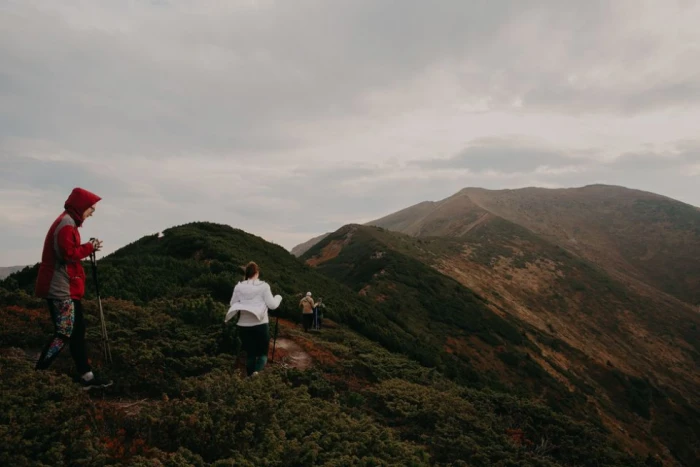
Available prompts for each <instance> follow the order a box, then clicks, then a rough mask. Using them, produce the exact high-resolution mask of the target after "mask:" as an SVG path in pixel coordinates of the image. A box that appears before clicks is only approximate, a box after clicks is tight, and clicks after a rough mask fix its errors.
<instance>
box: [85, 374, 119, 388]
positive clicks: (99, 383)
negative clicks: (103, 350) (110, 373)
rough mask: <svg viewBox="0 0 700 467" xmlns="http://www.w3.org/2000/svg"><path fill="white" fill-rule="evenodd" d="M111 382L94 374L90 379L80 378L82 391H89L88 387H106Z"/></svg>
mask: <svg viewBox="0 0 700 467" xmlns="http://www.w3.org/2000/svg"><path fill="white" fill-rule="evenodd" d="M112 384H113V383H112V380H108V379H105V378H101V377H99V376H94V377H93V378H92V379H91V380H90V381H85V380H84V379H83V378H80V385H81V386H82V387H83V390H84V391H89V390H90V389H95V388H98V389H101V388H107V387H109V386H111V385H112Z"/></svg>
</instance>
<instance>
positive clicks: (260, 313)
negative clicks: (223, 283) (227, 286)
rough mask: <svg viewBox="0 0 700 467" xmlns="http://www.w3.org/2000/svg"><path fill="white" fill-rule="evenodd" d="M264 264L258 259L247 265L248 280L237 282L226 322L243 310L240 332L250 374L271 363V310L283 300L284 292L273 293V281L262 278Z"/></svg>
mask: <svg viewBox="0 0 700 467" xmlns="http://www.w3.org/2000/svg"><path fill="white" fill-rule="evenodd" d="M259 276H260V268H259V267H258V265H257V264H255V263H254V262H252V261H251V262H250V263H248V264H247V265H246V267H245V280H244V281H242V282H239V283H238V284H236V286H235V287H234V289H233V296H232V297H231V307H230V308H229V310H228V313H226V318H224V322H227V321H229V320H230V319H231V318H233V317H234V316H236V315H238V314H239V313H240V316H239V318H238V323H236V325H237V326H238V332H239V335H240V336H241V343H242V344H243V345H242V347H243V350H244V351H245V353H246V372H247V374H248V376H252V375H254V374H257V373H258V372H259V371H262V369H263V368H265V364H267V353H268V348H269V346H270V320H269V317H268V314H267V310H268V309H270V310H274V309H276V308H277V307H279V306H280V302H282V296H281V295H275V296H274V297H273V296H272V291H271V290H270V285H269V284H268V283H267V282H264V281H261V280H260V279H258V277H259Z"/></svg>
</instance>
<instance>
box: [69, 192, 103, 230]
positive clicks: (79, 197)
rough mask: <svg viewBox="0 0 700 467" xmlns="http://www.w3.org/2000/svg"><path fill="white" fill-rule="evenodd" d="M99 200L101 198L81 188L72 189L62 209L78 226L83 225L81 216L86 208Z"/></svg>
mask: <svg viewBox="0 0 700 467" xmlns="http://www.w3.org/2000/svg"><path fill="white" fill-rule="evenodd" d="M101 199H102V198H100V197H99V196H97V195H96V194H95V193H91V192H89V191H87V190H84V189H82V188H74V189H73V191H72V192H71V194H70V196H69V197H68V199H67V200H66V203H65V204H64V205H63V207H64V208H65V210H66V212H67V213H68V214H70V215H71V217H72V218H73V219H74V220H75V221H76V222H77V223H78V225H81V224H82V223H83V214H84V213H85V211H86V210H87V208H89V207H90V206H92V205H93V204H95V203H97V202H98V201H99V200H101Z"/></svg>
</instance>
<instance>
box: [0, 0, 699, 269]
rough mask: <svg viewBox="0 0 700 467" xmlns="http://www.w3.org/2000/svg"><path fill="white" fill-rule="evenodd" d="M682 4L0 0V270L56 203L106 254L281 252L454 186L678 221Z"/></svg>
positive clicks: (695, 185) (693, 21) (694, 106)
mask: <svg viewBox="0 0 700 467" xmlns="http://www.w3.org/2000/svg"><path fill="white" fill-rule="evenodd" d="M698 24H700V2H697V1H673V0H663V1H659V0H653V1H643V0H630V1H624V0H615V1H579V0H572V1H564V0H552V1H528V0H512V1H498V0H489V1H488V2H487V1H468V0H457V1H445V0H440V1H428V0H425V1H411V0H395V1H388V0H347V1H330V0H324V1H302V0H294V1H289V0H285V1H282V0H280V1H269V0H260V1H255V0H247V1H239V2H237V1H225V0H217V1H214V0H190V1H185V0H172V1H168V0H151V1H145V0H143V1H138V0H111V1H106V0H105V1H99V0H85V1H77V0H61V1H55V0H44V1H38V0H16V1H12V0H0V225H2V228H1V229H0V244H1V245H2V250H1V251H0V266H9V265H15V264H33V263H35V262H37V261H39V260H40V256H41V246H42V242H43V238H44V235H45V234H46V230H47V229H48V227H49V225H50V224H51V222H52V221H53V220H54V218H55V217H56V216H57V215H58V214H59V213H60V212H61V210H62V206H63V202H64V201H65V199H66V197H67V195H68V194H69V193H70V191H71V189H72V188H73V187H74V186H81V187H84V188H86V189H88V190H91V191H94V192H96V193H97V194H98V195H100V196H102V197H103V198H104V200H103V201H102V202H100V204H99V205H98V209H97V212H96V213H95V216H94V217H93V218H91V219H90V220H89V221H88V222H86V224H85V226H84V227H83V229H82V232H83V236H84V237H85V238H89V237H90V236H97V237H99V238H101V239H103V240H104V242H105V251H104V253H109V252H111V251H113V250H115V249H117V248H120V247H122V246H124V245H125V244H127V243H129V242H132V241H134V240H136V239H138V238H140V237H141V236H143V235H147V234H151V233H155V232H158V231H160V230H163V229H165V228H168V227H171V226H173V225H180V224H183V223H187V222H191V221H198V220H206V221H212V222H221V223H225V224H230V225H233V226H235V227H239V228H242V229H244V230H246V231H248V232H251V233H254V234H257V235H260V236H262V237H264V238H266V239H267V240H270V241H273V242H275V243H278V244H280V245H282V246H284V247H287V248H291V247H292V246H294V245H296V244H298V243H300V242H302V241H305V240H307V239H309V238H310V237H312V236H315V235H318V234H320V233H323V232H326V231H331V230H335V229H337V228H339V227H340V226H342V225H344V224H346V223H349V222H366V221H369V220H371V219H374V218H377V217H380V216H383V215H386V214H389V213H391V212H393V211H396V210H398V209H401V208H404V207H407V206H409V205H412V204H415V203H417V202H420V201H424V200H438V199H442V198H445V197H447V196H449V195H451V194H453V193H454V192H456V191H458V190H459V189H461V188H464V187H466V186H479V187H485V188H494V189H495V188H517V187H524V186H541V187H573V186H582V185H586V184H592V183H607V184H616V185H623V186H627V187H631V188H640V189H644V190H648V191H653V192H656V193H660V194H664V195H667V196H670V197H673V198H676V199H679V200H681V201H685V202H687V203H690V204H694V205H696V206H699V205H700V132H699V129H700V28H699V27H698Z"/></svg>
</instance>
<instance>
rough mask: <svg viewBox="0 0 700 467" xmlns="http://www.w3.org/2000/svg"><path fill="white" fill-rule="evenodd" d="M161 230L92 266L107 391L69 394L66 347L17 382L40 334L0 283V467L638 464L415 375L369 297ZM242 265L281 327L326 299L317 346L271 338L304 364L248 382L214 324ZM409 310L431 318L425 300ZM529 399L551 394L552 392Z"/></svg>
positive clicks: (395, 333) (248, 252)
mask: <svg viewBox="0 0 700 467" xmlns="http://www.w3.org/2000/svg"><path fill="white" fill-rule="evenodd" d="M164 234H165V235H164V237H163V238H161V239H158V238H157V236H153V237H145V238H143V239H141V240H139V241H137V242H134V243H133V244H131V245H128V246H127V247H125V248H123V249H122V250H119V251H118V252H116V253H114V254H112V255H110V256H109V257H107V258H104V259H102V260H100V263H99V270H100V277H101V279H102V285H103V294H102V295H103V298H104V299H103V302H104V308H105V315H106V316H107V323H108V331H109V335H110V339H111V341H112V353H113V355H114V364H113V365H111V366H110V365H105V364H104V362H103V361H102V357H101V355H100V349H99V341H98V338H99V331H98V329H99V327H98V325H97V324H98V323H97V321H98V319H97V316H96V303H95V301H94V300H92V299H91V297H87V298H86V300H85V306H86V310H87V317H86V319H87V321H88V329H89V333H88V339H89V342H90V347H89V349H90V358H91V360H92V362H93V365H94V366H95V367H96V368H97V369H98V370H100V371H102V372H104V373H106V374H108V375H110V376H112V377H113V378H115V381H116V384H115V386H114V387H113V388H112V389H110V390H108V391H106V392H105V394H104V395H97V396H96V397H95V396H89V395H86V394H84V393H82V392H81V391H79V390H78V389H77V388H76V387H75V385H74V384H73V383H72V382H71V381H70V378H69V376H68V375H69V374H70V371H71V367H72V364H71V362H70V358H69V356H68V355H67V352H65V353H64V354H63V355H62V356H61V357H60V358H59V360H58V361H57V362H56V364H55V368H54V370H53V371H49V372H43V373H35V372H33V371H32V370H31V361H27V359H26V354H27V353H29V354H30V355H31V354H32V353H33V352H36V350H37V349H38V346H40V345H41V344H42V343H43V342H44V341H45V339H46V338H47V336H48V335H49V334H50V332H51V327H50V323H49V321H48V319H47V316H46V312H45V310H44V309H43V303H42V301H41V300H38V299H34V298H32V297H30V296H29V295H27V290H31V287H32V284H33V280H34V278H33V277H32V275H31V270H25V271H23V272H21V273H18V274H15V275H14V276H12V277H10V278H9V279H8V280H5V281H3V282H2V283H0V317H2V324H3V325H2V326H0V375H1V376H2V378H1V379H0V381H1V382H0V389H1V390H2V394H3V398H2V399H1V400H0V408H1V410H0V432H1V433H2V434H3V436H1V437H0V440H1V441H0V463H2V464H3V465H36V464H37V463H43V464H46V465H61V464H69V463H70V464H77V463H82V464H85V465H108V464H117V463H119V464H125V465H172V466H175V465H217V466H223V465H244V466H253V465H280V466H287V465H290V466H291V465H316V464H318V465H397V466H398V465H416V466H418V465H477V466H478V465H481V466H488V465H502V466H506V465H508V466H516V465H517V466H530V465H532V466H534V465H538V466H558V465H609V466H635V465H640V466H641V465H643V460H644V456H643V455H642V456H641V459H635V458H633V457H631V456H629V455H627V454H624V453H623V452H622V450H621V449H620V448H619V447H617V446H616V444H615V440H614V439H613V438H612V437H611V434H610V433H609V432H608V431H606V430H605V429H604V428H603V426H602V424H601V423H600V422H597V421H596V419H595V417H590V416H583V414H581V416H578V417H574V418H571V417H569V416H567V415H565V414H564V413H563V412H562V411H559V410H556V408H554V409H553V408H552V407H550V406H547V405H544V404H542V403H541V402H538V401H536V400H533V399H531V398H529V397H526V396H525V395H524V394H523V393H527V392H529V391H520V392H518V391H515V390H512V389H509V388H508V386H509V379H508V378H507V377H505V376H507V375H504V374H500V373H496V374H493V375H487V376H488V378H486V377H482V376H481V374H480V373H482V370H481V369H479V368H477V374H476V376H477V377H478V378H479V379H484V380H487V379H488V380H491V381H493V382H494V384H495V383H499V382H500V384H501V385H502V386H503V387H504V389H503V390H502V391H494V390H493V389H490V388H489V387H488V385H489V384H487V383H488V382H489V381H483V384H469V382H468V380H469V378H467V381H466V382H465V381H464V380H463V379H462V378H461V377H460V376H461V375H459V374H458V375H451V374H450V372H449V367H448V366H439V365H438V367H437V368H430V367H429V366H425V365H420V364H419V363H418V361H417V360H420V359H421V358H426V357H429V356H430V355H429V354H428V353H424V352H428V351H430V350H434V348H435V345H436V341H435V339H434V338H431V337H430V336H429V335H425V336H424V339H425V341H424V342H412V341H413V340H415V335H414V334H413V333H412V332H413V324H411V325H410V326H408V329H404V327H406V326H405V324H402V323H401V320H398V322H397V320H394V319H392V317H391V313H389V315H387V313H386V307H383V306H381V307H380V306H377V304H376V300H375V297H374V296H372V295H367V296H364V297H363V296H360V295H359V294H358V293H355V292H354V291H353V290H352V288H350V287H347V286H345V285H342V284H340V283H338V282H336V281H334V280H332V279H330V278H329V277H326V276H324V275H322V274H320V273H318V272H317V271H314V270H312V268H310V267H308V266H305V265H303V264H302V263H300V262H299V261H297V260H296V259H295V258H294V257H293V256H292V255H290V254H289V253H287V252H286V251H284V249H282V248H281V247H278V246H276V245H272V244H269V243H267V242H265V241H263V240H262V239H260V238H258V237H254V236H251V235H248V234H246V233H244V232H242V231H240V230H236V229H231V228H229V227H226V226H220V225H215V224H207V223H198V224H189V225H185V226H180V227H175V228H172V229H169V230H166V231H164ZM250 259H254V260H256V261H257V262H258V263H259V264H260V265H261V267H262V269H263V274H264V276H265V278H266V279H267V280H268V281H270V282H271V284H272V287H273V290H275V291H278V290H279V291H281V292H282V293H283V295H284V296H285V302H283V303H285V308H284V309H283V310H282V314H283V315H284V316H289V317H293V318H296V317H297V314H298V312H297V311H296V306H295V305H296V303H295V302H296V294H297V292H300V291H306V290H307V289H308V288H310V289H311V290H313V291H314V292H315V293H316V294H317V295H318V294H323V297H324V301H325V302H327V303H328V305H329V310H328V313H327V316H328V317H329V318H331V322H330V323H329V327H328V328H327V329H326V330H324V332H323V333H322V334H320V335H309V334H305V333H303V332H301V331H299V330H298V329H296V327H295V326H293V325H289V324H287V325H283V328H282V331H281V334H282V335H283V336H285V337H287V338H290V339H294V340H295V341H296V342H297V343H298V344H299V345H302V346H304V347H305V348H306V349H307V351H308V352H309V354H310V355H311V356H312V358H313V359H314V365H313V367H312V369H311V370H309V371H298V370H295V369H293V368H285V367H283V366H275V365H273V366H272V367H271V368H270V369H269V371H266V372H264V373H263V374H261V376H260V377H258V378H252V379H242V378H241V377H240V376H239V375H238V374H236V373H235V372H234V371H233V369H234V368H235V365H236V362H235V355H236V349H237V348H238V343H237V342H238V341H237V339H236V336H235V333H234V332H233V327H232V326H230V325H229V326H224V325H223V323H222V319H223V315H224V313H225V311H226V308H227V307H226V302H227V301H228V298H229V296H230V292H231V289H232V287H233V284H234V283H235V280H236V279H237V278H238V277H239V273H238V272H237V268H238V267H239V266H240V265H242V264H244V263H245V262H247V261H248V260H250ZM421 264H422V263H415V262H410V261H409V262H408V263H406V264H405V267H406V268H412V267H419V266H420V265H421ZM396 265H397V266H399V267H401V265H400V264H396ZM369 273H370V271H369V270H368V271H366V272H362V273H358V274H360V276H359V277H364V276H363V274H369ZM425 273H426V274H428V273H429V271H425ZM372 275H373V273H372ZM404 280H405V281H410V277H404ZM430 284H431V287H435V289H436V291H437V292H440V293H450V290H448V289H449V288H451V289H452V292H453V293H454V294H455V299H456V300H459V301H458V302H455V309H453V310H451V311H450V313H449V316H447V317H446V318H445V319H444V320H440V321H439V323H438V325H439V326H441V327H442V326H444V327H445V328H448V329H452V328H456V327H461V326H467V328H466V329H465V330H464V331H463V332H465V333H468V334H469V335H473V336H474V337H475V338H476V339H478V340H481V341H483V342H486V341H488V340H492V341H493V343H492V344H484V345H487V346H488V345H490V346H491V347H493V346H495V345H496V344H497V343H500V345H502V346H504V347H505V348H506V349H510V352H511V353H513V355H510V356H509V357H505V359H504V360H505V361H510V362H511V363H510V364H509V365H510V366H512V367H513V369H512V370H508V371H509V372H510V374H511V375H513V376H512V377H513V378H516V377H519V376H518V375H519V374H520V372H522V371H533V369H534V368H535V366H529V365H528V364H527V363H522V364H521V363H518V362H514V359H515V358H517V357H518V355H517V354H515V353H514V352H515V350H516V349H517V348H518V346H521V347H522V345H523V344H522V343H520V344H519V343H518V341H519V340H520V339H521V338H520V337H519V335H518V334H517V333H515V334H514V333H513V332H512V326H511V324H509V322H508V320H507V319H498V317H497V316H495V315H493V314H491V313H490V312H489V310H488V309H486V308H485V307H484V306H483V305H482V304H480V303H481V300H480V299H479V298H478V297H476V296H475V295H473V294H471V293H469V292H468V291H466V290H464V288H463V287H462V286H460V285H459V284H457V283H456V282H454V281H452V282H445V281H444V280H442V279H440V278H436V279H435V280H434V281H430ZM405 285H406V289H404V291H405V292H407V293H411V287H410V282H407V283H406V284H405ZM88 286H90V284H89V285H88ZM445 287H447V288H448V289H445ZM411 300H412V301H415V300H420V298H419V297H417V296H415V295H414V296H412V297H411ZM456 305H458V306H459V307H460V309H462V310H466V311H467V312H468V313H469V316H470V317H472V318H473V319H472V320H470V322H469V323H464V322H462V321H460V320H461V318H460V316H459V315H460V311H459V310H458V309H457V308H456ZM422 309H423V310H424V311H428V312H429V311H431V308H430V303H423V304H422ZM333 321H335V322H339V323H345V324H347V325H348V326H344V325H333ZM470 326H471V327H470ZM351 329H355V330H357V331H359V333H358V332H354V331H352V330H351ZM377 342H380V343H382V344H383V345H384V346H380V345H378V344H377ZM392 346H396V347H397V348H395V349H394V348H392ZM485 352H486V351H485ZM489 352H490V351H489ZM486 353H488V352H486ZM486 353H485V355H484V357H483V359H484V360H483V361H484V362H487V361H488V360H489V359H490V358H491V357H489V356H488V355H486ZM447 354H449V352H447ZM409 356H411V357H413V358H409ZM32 357H33V355H32ZM440 358H442V357H440ZM457 360H458V359H455V360H448V362H451V361H457ZM437 363H439V362H437ZM506 363H507V362H506ZM515 367H522V368H515ZM440 368H442V371H441V370H440ZM475 368H476V367H475ZM528 368H530V370H528ZM483 373H487V370H486V369H484V370H483ZM543 379H546V378H543ZM538 387H540V386H538ZM541 387H542V388H544V389H545V390H546V391H549V392H550V393H551V394H557V392H556V391H558V390H559V389H558V385H557V384H555V383H552V382H545V383H542V384H541ZM562 400H563V399H562ZM575 403H577V402H576V400H575V398H574V400H573V402H572V404H575ZM572 406H573V405H572ZM652 450H653V449H652ZM651 461H652V459H651V458H649V462H651ZM647 465H653V464H647Z"/></svg>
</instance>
